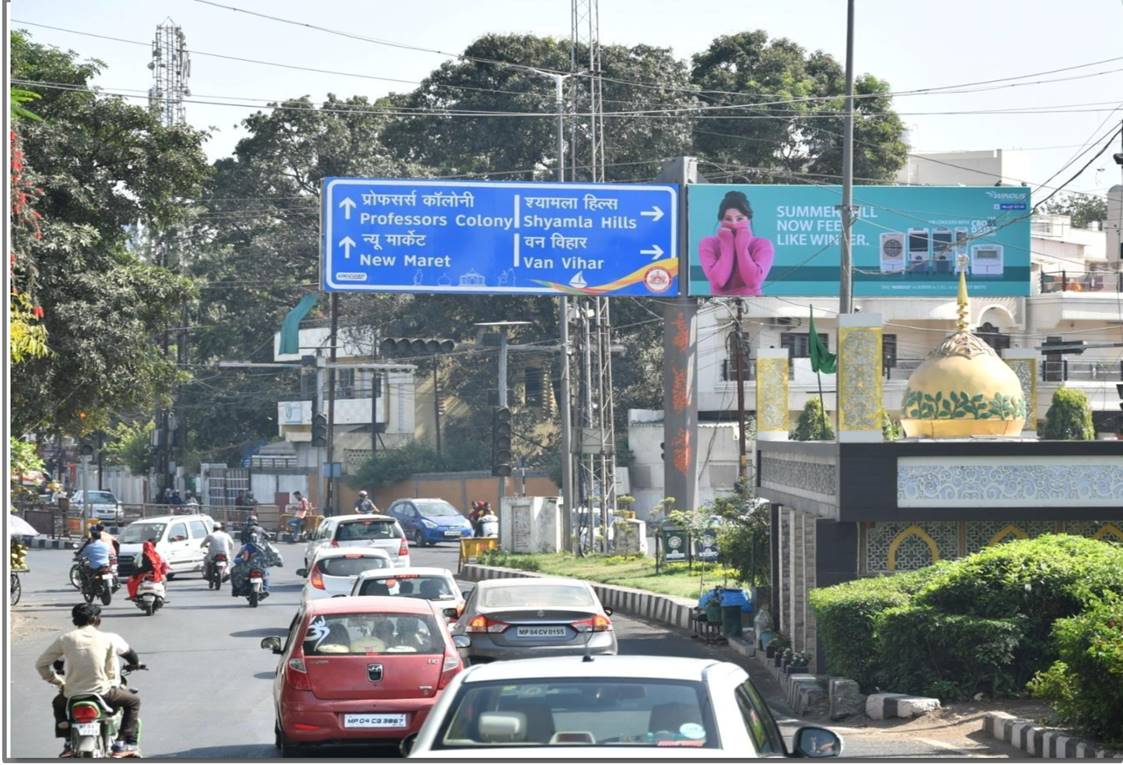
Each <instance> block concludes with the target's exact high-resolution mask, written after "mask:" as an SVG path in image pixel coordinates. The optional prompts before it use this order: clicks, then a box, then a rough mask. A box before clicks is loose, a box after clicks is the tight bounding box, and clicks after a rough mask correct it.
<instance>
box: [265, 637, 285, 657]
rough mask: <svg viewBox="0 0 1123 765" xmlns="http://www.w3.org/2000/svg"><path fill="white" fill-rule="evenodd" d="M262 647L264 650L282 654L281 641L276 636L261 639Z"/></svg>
mask: <svg viewBox="0 0 1123 765" xmlns="http://www.w3.org/2000/svg"><path fill="white" fill-rule="evenodd" d="M261 647H262V648H264V649H265V650H266V651H272V652H273V653H281V639H280V638H279V637H277V636H276V635H270V636H269V637H266V638H262V639H261Z"/></svg>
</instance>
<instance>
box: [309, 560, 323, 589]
mask: <svg viewBox="0 0 1123 765" xmlns="http://www.w3.org/2000/svg"><path fill="white" fill-rule="evenodd" d="M308 584H310V585H312V586H313V587H315V588H316V589H317V590H322V589H324V575H323V574H321V573H320V567H319V566H318V565H317V566H316V567H315V568H313V569H312V576H310V577H308Z"/></svg>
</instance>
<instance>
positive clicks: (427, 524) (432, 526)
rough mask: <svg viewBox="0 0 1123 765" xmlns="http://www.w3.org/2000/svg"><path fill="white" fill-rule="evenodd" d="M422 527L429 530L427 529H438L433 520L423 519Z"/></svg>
mask: <svg viewBox="0 0 1123 765" xmlns="http://www.w3.org/2000/svg"><path fill="white" fill-rule="evenodd" d="M421 525H422V526H424V527H425V528H427V529H435V528H437V524H435V523H433V522H432V521H431V520H429V519H428V518H422V519H421Z"/></svg>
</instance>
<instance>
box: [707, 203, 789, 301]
mask: <svg viewBox="0 0 1123 765" xmlns="http://www.w3.org/2000/svg"><path fill="white" fill-rule="evenodd" d="M752 218H753V208H752V207H750V206H749V200H748V198H747V197H746V196H745V195H744V194H743V193H742V192H740V191H730V192H728V193H727V194H726V195H725V197H724V198H723V199H722V200H721V206H719V207H718V211H717V219H718V231H717V235H716V236H707V237H706V238H705V239H703V240H702V242H701V243H700V244H699V245H698V259H699V260H700V261H702V271H703V272H705V274H706V278H707V279H709V280H710V294H711V295H760V288H761V286H762V285H763V284H764V280H765V279H766V278H768V272H769V270H770V269H771V268H772V258H773V257H774V256H775V254H776V253H775V250H774V249H773V247H772V242H770V241H768V240H767V239H762V238H760V237H756V236H753V230H752V227H751V225H750V221H752Z"/></svg>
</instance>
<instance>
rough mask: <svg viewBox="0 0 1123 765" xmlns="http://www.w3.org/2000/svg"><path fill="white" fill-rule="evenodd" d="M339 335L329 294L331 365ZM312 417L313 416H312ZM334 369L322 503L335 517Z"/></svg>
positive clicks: (335, 296)
mask: <svg viewBox="0 0 1123 765" xmlns="http://www.w3.org/2000/svg"><path fill="white" fill-rule="evenodd" d="M338 334H339V293H337V292H333V293H331V347H330V348H329V349H328V360H329V361H331V363H332V364H334V363H335V360H336V338H337V337H338ZM313 416H314V415H313ZM334 462H335V367H334V366H329V367H328V442H327V463H328V491H327V497H326V501H325V502H324V509H325V511H326V512H325V513H324V514H325V515H329V514H330V515H335V514H336V512H335V469H334V468H333V464H334Z"/></svg>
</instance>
